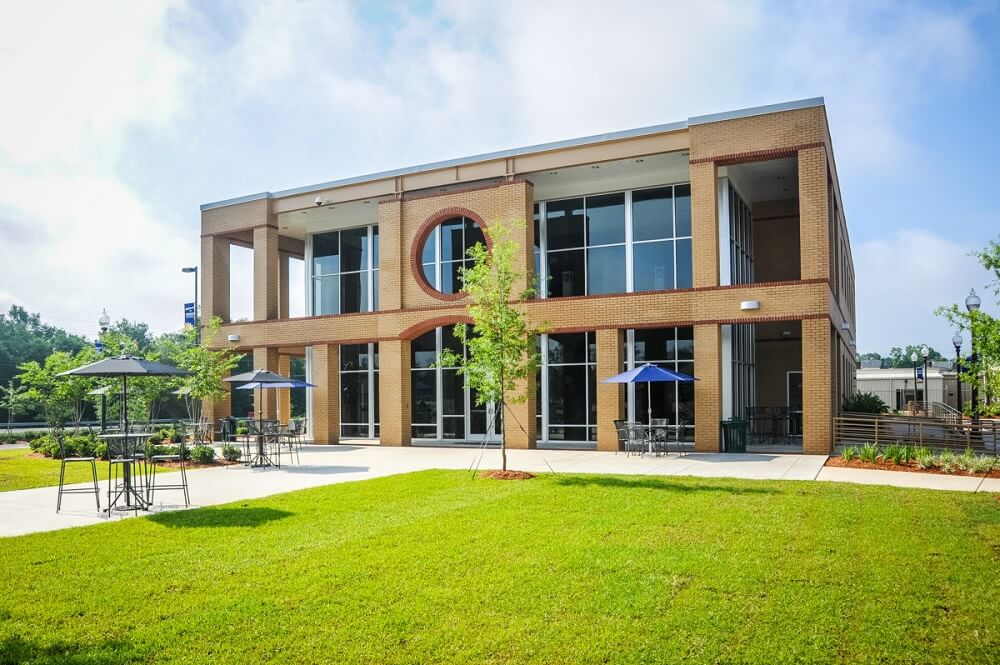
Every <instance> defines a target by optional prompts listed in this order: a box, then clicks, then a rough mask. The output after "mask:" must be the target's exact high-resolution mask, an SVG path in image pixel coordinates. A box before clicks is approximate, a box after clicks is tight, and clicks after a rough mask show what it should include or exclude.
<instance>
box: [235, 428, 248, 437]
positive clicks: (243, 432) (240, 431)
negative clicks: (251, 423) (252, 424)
mask: <svg viewBox="0 0 1000 665" xmlns="http://www.w3.org/2000/svg"><path fill="white" fill-rule="evenodd" d="M249 433H250V430H248V429H247V426H246V425H237V426H236V436H246V435H247V434H249Z"/></svg>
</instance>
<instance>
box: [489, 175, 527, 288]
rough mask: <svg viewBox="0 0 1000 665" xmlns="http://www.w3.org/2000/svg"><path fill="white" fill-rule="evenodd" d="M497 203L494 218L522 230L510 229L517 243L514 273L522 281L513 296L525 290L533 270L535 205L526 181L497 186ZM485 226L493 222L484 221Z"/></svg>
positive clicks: (491, 220)
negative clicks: (521, 225) (495, 216)
mask: <svg viewBox="0 0 1000 665" xmlns="http://www.w3.org/2000/svg"><path fill="white" fill-rule="evenodd" d="M498 193H499V195H500V196H499V200H498V203H499V204H500V207H499V210H498V212H497V218H499V219H500V220H502V221H504V222H506V223H507V224H508V225H509V224H511V222H524V227H523V228H516V227H513V228H512V229H511V231H512V233H511V239H512V240H514V241H515V242H516V243H517V244H518V251H517V253H516V255H515V256H514V270H516V271H518V272H520V273H522V274H523V275H524V281H522V282H520V283H518V284H515V285H514V292H515V295H516V294H518V293H520V292H521V291H522V290H524V289H525V288H527V286H528V283H529V280H532V279H533V275H532V273H534V271H535V225H534V224H533V223H532V221H531V217H532V208H533V206H534V203H535V195H534V187H533V186H532V184H531V183H530V182H527V181H520V182H511V183H506V184H504V185H501V186H500V187H499V188H498ZM484 221H485V222H486V225H487V226H489V225H490V224H491V223H492V222H494V221H496V219H484Z"/></svg>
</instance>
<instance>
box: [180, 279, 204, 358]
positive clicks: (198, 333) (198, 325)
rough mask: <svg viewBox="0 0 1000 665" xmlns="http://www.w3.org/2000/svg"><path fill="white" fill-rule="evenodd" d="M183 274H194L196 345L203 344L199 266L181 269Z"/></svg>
mask: <svg viewBox="0 0 1000 665" xmlns="http://www.w3.org/2000/svg"><path fill="white" fill-rule="evenodd" d="M181 272H183V273H192V272H193V273H194V328H195V330H194V339H195V343H196V344H201V318H200V317H199V316H198V266H192V267H190V268H181Z"/></svg>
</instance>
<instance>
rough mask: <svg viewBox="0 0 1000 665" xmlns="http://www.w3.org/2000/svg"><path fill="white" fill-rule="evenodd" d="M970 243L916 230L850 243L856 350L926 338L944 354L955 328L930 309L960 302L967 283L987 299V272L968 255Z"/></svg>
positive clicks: (885, 350) (925, 341) (881, 350)
mask: <svg viewBox="0 0 1000 665" xmlns="http://www.w3.org/2000/svg"><path fill="white" fill-rule="evenodd" d="M973 249H978V248H975V247H967V246H963V245H960V244H958V243H955V242H953V241H951V240H948V239H947V238H944V237H941V236H938V235H935V234H933V233H929V232H927V231H916V230H914V231H894V232H892V233H890V234H889V235H888V236H887V237H884V238H877V239H873V240H868V241H864V242H861V243H856V244H855V247H854V268H855V278H856V281H857V284H858V291H857V310H858V351H859V352H861V353H864V352H868V351H876V352H878V353H881V354H883V355H885V354H886V353H888V351H889V349H891V348H892V347H894V346H899V347H903V346H906V345H907V344H930V345H931V346H933V347H934V348H935V349H937V350H938V351H940V352H941V353H944V354H945V355H948V353H947V351H948V349H950V348H951V337H952V335H954V334H955V331H954V330H953V329H951V327H950V326H949V325H948V323H947V321H945V320H944V319H942V318H939V317H935V316H934V315H933V312H934V309H935V308H937V307H939V306H941V305H945V306H947V305H951V304H953V303H962V302H964V300H965V296H966V295H967V294H968V293H969V289H971V288H975V289H976V291H977V293H979V294H980V295H982V296H984V302H985V301H986V300H987V299H988V295H987V294H988V291H987V289H986V288H985V284H987V283H989V281H990V277H989V275H988V274H987V273H986V271H984V270H983V269H982V268H981V267H980V266H979V264H978V263H976V262H975V260H974V259H972V258H971V257H970V256H969V253H970V252H971V251H972V250H973Z"/></svg>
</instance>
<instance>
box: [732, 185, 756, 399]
mask: <svg viewBox="0 0 1000 665" xmlns="http://www.w3.org/2000/svg"><path fill="white" fill-rule="evenodd" d="M729 261H730V275H731V276H732V283H733V284H751V283H753V280H754V266H753V263H754V260H753V212H752V211H751V210H750V206H748V205H747V203H746V201H744V200H743V197H742V196H740V193H739V190H737V189H736V188H735V187H733V183H732V182H730V183H729ZM755 333H756V329H755V328H754V326H753V325H749V324H743V325H733V326H732V349H733V360H732V374H733V386H732V392H733V396H732V397H733V416H734V417H735V418H747V417H749V410H750V407H752V406H754V405H756V403H757V365H756V353H755V347H756V344H755V339H756V334H755Z"/></svg>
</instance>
